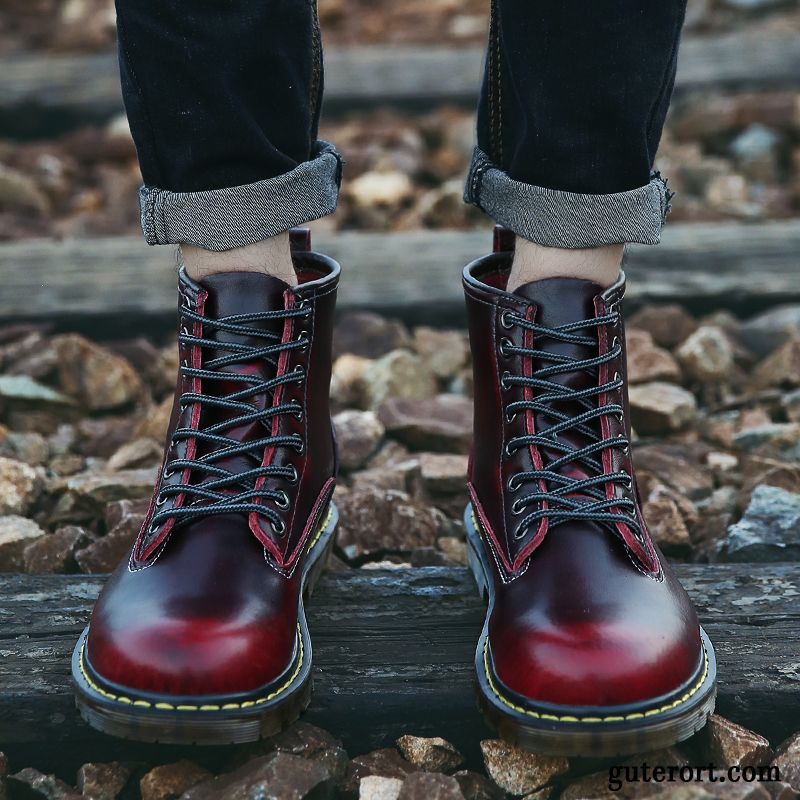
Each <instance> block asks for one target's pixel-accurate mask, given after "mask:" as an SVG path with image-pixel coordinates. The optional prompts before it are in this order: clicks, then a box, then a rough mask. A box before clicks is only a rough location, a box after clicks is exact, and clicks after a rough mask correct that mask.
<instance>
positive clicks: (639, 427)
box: [630, 381, 697, 435]
mask: <svg viewBox="0 0 800 800" xmlns="http://www.w3.org/2000/svg"><path fill="white" fill-rule="evenodd" d="M630 409H631V421H632V423H633V427H634V428H635V429H636V432H637V433H639V434H642V435H651V434H664V433H671V432H672V431H677V430H680V429H681V428H684V427H685V426H686V425H688V424H689V423H690V422H692V421H693V420H694V418H695V416H696V415H697V401H696V400H695V398H694V395H693V394H692V393H691V392H688V391H686V389H683V388H682V387H680V386H676V385H675V384H672V383H664V382H661V381H653V382H651V383H642V384H639V385H638V386H631V387H630Z"/></svg>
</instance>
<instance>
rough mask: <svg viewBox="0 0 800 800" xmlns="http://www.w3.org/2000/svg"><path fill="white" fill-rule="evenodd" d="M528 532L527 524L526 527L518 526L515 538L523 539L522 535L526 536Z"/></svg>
mask: <svg viewBox="0 0 800 800" xmlns="http://www.w3.org/2000/svg"><path fill="white" fill-rule="evenodd" d="M527 532H528V528H527V526H526V527H524V528H517V529H516V530H515V531H514V539H515V540H516V541H519V540H520V539H522V537H523V536H525V534H526V533H527Z"/></svg>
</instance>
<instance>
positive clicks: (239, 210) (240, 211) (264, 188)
mask: <svg viewBox="0 0 800 800" xmlns="http://www.w3.org/2000/svg"><path fill="white" fill-rule="evenodd" d="M341 165H342V159H341V157H340V156H339V154H338V153H337V152H336V149H335V148H334V147H333V145H331V144H329V143H328V142H324V141H321V140H320V141H318V142H316V144H315V146H314V152H313V154H312V158H311V159H310V160H309V161H305V162H303V163H302V164H299V165H298V166H296V167H295V168H294V169H292V170H290V171H289V172H286V173H284V174H283V175H278V176H277V177H275V178H268V179H266V180H262V181H256V182H255V183H248V184H246V185H244V186H231V187H229V188H224V189H211V190H208V191H202V192H170V191H167V190H165V189H158V188H156V187H153V186H142V187H141V189H140V190H139V207H140V210H141V217H142V232H143V233H144V238H145V240H146V241H147V243H148V244H193V245H196V246H197V247H202V248H203V249H205V250H214V251H217V252H220V251H223V250H232V249H233V248H235V247H244V246H245V245H248V244H253V243H254V242H259V241H261V240H262V239H266V238H267V237H269V236H275V235H276V234H279V233H283V232H284V231H287V230H289V228H293V227H294V226H296V225H303V224H304V223H306V222H310V221H311V220H312V219H319V218H320V217H324V216H326V215H328V214H332V213H333V212H334V211H335V209H336V201H337V199H338V195H339V184H340V183H341V171H342V166H341Z"/></svg>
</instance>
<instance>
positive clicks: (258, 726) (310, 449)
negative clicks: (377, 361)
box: [72, 231, 339, 744]
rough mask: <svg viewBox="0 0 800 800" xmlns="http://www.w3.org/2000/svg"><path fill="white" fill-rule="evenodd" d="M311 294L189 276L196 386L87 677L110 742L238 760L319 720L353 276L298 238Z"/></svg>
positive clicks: (109, 596)
mask: <svg viewBox="0 0 800 800" xmlns="http://www.w3.org/2000/svg"><path fill="white" fill-rule="evenodd" d="M292 249H293V258H294V263H295V268H296V271H297V275H298V280H299V285H298V286H296V287H294V288H290V287H289V286H288V285H286V284H285V283H283V282H282V281H280V280H278V279H277V278H272V277H268V276H266V275H260V274H255V273H245V272H242V273H225V274H218V275H213V276H210V277H208V278H205V279H204V280H203V281H202V282H201V283H195V282H194V281H192V280H190V279H189V278H188V277H187V275H186V274H185V272H184V271H181V274H180V277H179V286H178V291H179V299H180V310H179V313H180V326H181V328H180V336H179V351H180V374H179V377H178V385H177V390H176V393H175V403H174V406H173V411H172V419H171V422H170V426H169V431H168V434H167V442H166V452H165V456H164V463H163V466H162V468H161V472H160V474H159V477H158V481H157V483H156V487H155V490H154V493H153V499H152V501H151V503H150V509H149V511H148V514H147V517H146V519H145V521H144V525H143V527H142V530H141V532H140V534H139V537H138V539H137V540H136V543H135V544H134V546H133V548H132V550H131V553H130V555H129V557H128V558H126V559H125V560H124V561H123V563H122V564H120V565H119V567H118V569H117V570H116V572H115V573H114V574H113V575H112V576H111V578H110V580H109V581H108V583H107V584H106V586H105V588H104V589H103V591H102V593H101V594H100V598H99V599H98V601H97V605H96V606H95V609H94V612H93V614H92V618H91V622H90V624H89V626H88V628H87V629H86V630H85V631H84V633H83V635H82V636H81V638H80V640H79V641H78V644H77V646H76V648H75V653H74V655H73V661H72V672H73V677H74V680H75V683H76V686H77V700H78V707H79V709H80V711H81V713H82V715H83V716H84V717H85V718H86V720H87V721H88V722H89V723H90V724H91V725H92V726H94V727H96V728H98V729H100V730H102V731H104V732H106V733H109V734H112V735H116V736H124V737H128V738H135V739H140V740H144V741H159V742H177V743H192V742H196V743H206V744H222V743H233V742H246V741H252V740H255V739H258V738H259V737H261V736H268V735H271V734H273V733H276V732H277V731H278V730H280V729H281V728H282V727H283V726H285V725H286V724H288V723H290V722H292V721H293V720H294V719H296V718H297V716H298V715H299V714H300V712H301V711H302V710H303V708H305V706H306V705H307V704H308V700H309V698H310V693H311V642H310V641H309V635H308V628H307V626H306V617H305V613H304V611H303V599H304V596H305V595H307V594H308V593H309V592H310V590H311V588H312V587H313V584H314V581H315V579H316V577H317V576H318V574H319V572H320V571H321V570H322V567H323V566H324V563H325V558H326V556H327V553H328V551H329V550H330V548H331V546H332V544H333V533H334V527H335V525H336V509H335V507H334V506H333V504H332V503H331V493H332V492H333V485H334V476H335V473H336V455H335V445H334V441H333V434H332V428H331V420H330V413H329V409H328V387H329V383H330V366H331V363H330V362H331V333H332V328H333V313H334V304H335V298H336V287H337V283H338V280H339V265H338V264H337V263H336V262H335V261H332V260H331V259H329V258H327V257H325V256H323V255H319V254H317V253H313V252H311V251H310V238H309V235H308V232H307V231H293V232H292Z"/></svg>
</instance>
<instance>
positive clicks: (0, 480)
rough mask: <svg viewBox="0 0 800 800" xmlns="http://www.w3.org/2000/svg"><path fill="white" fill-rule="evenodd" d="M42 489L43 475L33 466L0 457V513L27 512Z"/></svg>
mask: <svg viewBox="0 0 800 800" xmlns="http://www.w3.org/2000/svg"><path fill="white" fill-rule="evenodd" d="M41 489H42V479H41V476H40V474H39V472H37V471H36V470H35V469H34V468H33V467H31V466H29V465H28V464H26V463H25V462H23V461H17V460H16V459H14V458H1V457H0V514H21V515H24V514H26V513H27V512H28V510H29V509H30V508H31V506H32V505H33V503H34V501H35V500H36V498H37V497H38V496H39V493H40V492H41Z"/></svg>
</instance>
